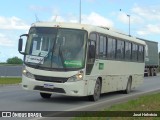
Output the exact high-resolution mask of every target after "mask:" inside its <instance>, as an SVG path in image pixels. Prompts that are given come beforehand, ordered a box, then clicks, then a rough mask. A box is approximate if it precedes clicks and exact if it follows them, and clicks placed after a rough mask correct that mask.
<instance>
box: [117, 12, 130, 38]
mask: <svg viewBox="0 0 160 120" xmlns="http://www.w3.org/2000/svg"><path fill="white" fill-rule="evenodd" d="M119 11H122V9H120V10H119ZM126 15H127V17H128V27H129V28H128V35H129V36H131V34H130V28H131V22H130V17H131V15H129V14H126Z"/></svg>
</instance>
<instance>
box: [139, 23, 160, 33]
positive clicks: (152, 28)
mask: <svg viewBox="0 0 160 120" xmlns="http://www.w3.org/2000/svg"><path fill="white" fill-rule="evenodd" d="M137 34H139V35H149V34H160V25H156V24H155V25H153V24H148V25H146V26H145V27H144V29H142V30H139V31H137Z"/></svg>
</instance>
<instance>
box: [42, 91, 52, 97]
mask: <svg viewBox="0 0 160 120" xmlns="http://www.w3.org/2000/svg"><path fill="white" fill-rule="evenodd" d="M40 95H41V97H42V98H45V99H48V98H50V97H51V95H52V94H49V93H41V92H40Z"/></svg>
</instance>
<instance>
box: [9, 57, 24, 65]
mask: <svg viewBox="0 0 160 120" xmlns="http://www.w3.org/2000/svg"><path fill="white" fill-rule="evenodd" d="M7 64H23V61H22V59H20V58H18V57H13V58H8V59H7Z"/></svg>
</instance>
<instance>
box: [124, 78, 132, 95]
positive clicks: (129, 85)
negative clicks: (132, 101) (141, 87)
mask: <svg viewBox="0 0 160 120" xmlns="http://www.w3.org/2000/svg"><path fill="white" fill-rule="evenodd" d="M131 86H132V78H131V77H129V79H128V82H127V86H126V90H124V93H125V94H129V93H130V92H131Z"/></svg>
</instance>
